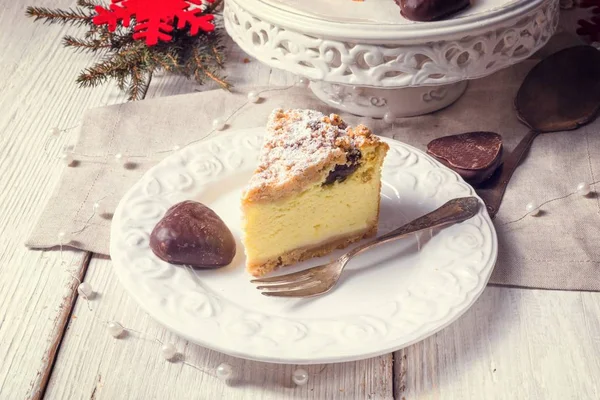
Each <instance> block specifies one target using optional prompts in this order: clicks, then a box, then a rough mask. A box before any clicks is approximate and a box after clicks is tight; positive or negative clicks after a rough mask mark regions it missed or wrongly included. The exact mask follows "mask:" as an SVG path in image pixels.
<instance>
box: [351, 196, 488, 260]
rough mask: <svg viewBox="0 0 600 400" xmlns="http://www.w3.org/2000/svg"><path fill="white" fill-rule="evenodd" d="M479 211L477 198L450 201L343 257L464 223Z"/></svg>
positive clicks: (461, 198)
mask: <svg viewBox="0 0 600 400" xmlns="http://www.w3.org/2000/svg"><path fill="white" fill-rule="evenodd" d="M478 210H479V200H478V199H477V198H476V197H460V198H457V199H453V200H450V201H449V202H447V203H446V204H444V205H443V206H441V207H440V208H438V209H436V210H434V211H432V212H430V213H429V214H426V215H424V216H422V217H419V218H417V219H415V220H413V221H411V222H409V223H408V224H406V225H403V226H401V227H400V228H398V229H395V230H393V231H391V232H389V233H386V234H385V235H382V236H379V237H378V238H377V239H375V240H374V241H372V242H369V243H365V244H363V245H362V246H358V247H356V248H354V249H352V250H351V251H349V252H348V253H347V254H346V255H344V256H343V257H345V258H347V259H350V258H351V257H354V256H355V255H357V254H360V253H362V252H363V251H366V250H368V249H370V248H373V247H375V246H379V245H380V244H383V243H387V242H391V241H392V240H396V239H400V238H403V237H406V236H407V235H409V234H411V233H416V232H420V231H424V230H426V229H432V228H437V227H439V226H443V225H450V224H455V223H458V222H463V221H466V220H468V219H469V218H471V217H473V216H475V215H476V214H477V211H478Z"/></svg>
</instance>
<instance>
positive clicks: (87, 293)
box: [77, 282, 94, 300]
mask: <svg viewBox="0 0 600 400" xmlns="http://www.w3.org/2000/svg"><path fill="white" fill-rule="evenodd" d="M77 293H79V295H80V296H81V297H83V298H84V299H86V300H88V299H89V298H91V297H92V295H93V294H94V290H93V289H92V285H90V284H89V283H87V282H81V283H80V284H79V286H78V287H77Z"/></svg>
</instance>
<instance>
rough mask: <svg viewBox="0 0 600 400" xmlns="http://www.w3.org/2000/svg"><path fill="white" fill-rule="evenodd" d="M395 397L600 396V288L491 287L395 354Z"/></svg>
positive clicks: (570, 397)
mask: <svg viewBox="0 0 600 400" xmlns="http://www.w3.org/2000/svg"><path fill="white" fill-rule="evenodd" d="M394 358H395V365H394V366H395V368H394V370H395V376H394V392H395V395H396V399H399V400H403V399H416V398H419V399H440V398H442V399H461V400H463V399H478V400H479V399H490V398H503V399H511V398H513V399H544V400H546V399H575V398H577V399H597V398H600V385H599V383H598V377H600V361H599V360H600V293H582V292H560V291H543V290H522V289H507V288H499V287H488V288H487V289H486V291H485V292H484V293H483V295H482V297H481V298H480V299H479V300H478V301H477V303H476V304H475V305H474V306H473V307H472V308H471V309H470V310H469V311H467V313H466V314H465V315H464V316H463V317H461V318H460V319H459V320H458V321H457V322H456V323H454V324H452V325H450V326H449V327H448V328H446V329H444V330H443V331H441V332H439V333H438V334H437V335H434V336H433V337H431V338H429V339H427V340H425V341H423V342H421V343H418V344H416V345H414V346H411V347H409V348H407V349H404V350H402V351H399V352H396V353H395V357H394Z"/></svg>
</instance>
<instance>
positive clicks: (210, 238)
mask: <svg viewBox="0 0 600 400" xmlns="http://www.w3.org/2000/svg"><path fill="white" fill-rule="evenodd" d="M235 247H236V246H235V239H234V238H233V235H232V234H231V231H230V230H229V228H228V227H227V225H225V223H224V222H223V220H222V219H221V218H219V216H218V215H217V214H216V213H215V212H214V211H213V210H211V209H210V208H208V207H206V206H205V205H204V204H202V203H198V202H195V201H184V202H181V203H178V204H175V205H174V206H173V207H171V208H169V209H168V210H167V212H166V214H165V216H164V217H163V218H162V219H161V220H160V221H159V222H158V224H156V226H155V227H154V229H153V230H152V234H151V235H150V248H151V249H152V251H153V252H154V254H156V256H157V257H159V258H160V259H162V260H164V261H167V262H169V263H172V264H186V265H190V266H192V267H197V268H216V267H222V266H225V265H227V264H229V263H231V260H233V257H234V256H235Z"/></svg>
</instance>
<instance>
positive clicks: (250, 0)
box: [228, 0, 558, 43]
mask: <svg viewBox="0 0 600 400" xmlns="http://www.w3.org/2000/svg"><path fill="white" fill-rule="evenodd" d="M228 2H233V3H236V5H237V6H238V7H241V8H242V9H243V10H245V11H246V12H249V13H250V14H252V15H255V16H256V17H258V18H260V19H261V20H262V21H267V22H271V23H273V24H275V25H277V26H282V27H285V28H287V29H291V30H296V31H298V32H303V33H304V34H307V35H316V36H323V37H327V38H333V37H335V38H343V39H357V38H360V39H361V40H384V41H385V40H394V41H398V40H407V41H410V42H413V43H414V41H415V40H432V38H435V39H439V40H448V39H450V38H453V37H454V36H456V35H463V34H465V33H466V32H468V33H469V34H474V33H475V32H479V31H482V30H486V29H489V28H490V27H492V26H496V25H498V24H502V23H505V22H507V21H513V20H514V21H516V20H517V19H518V18H520V17H522V16H524V15H526V14H528V13H529V12H532V11H534V10H535V9H537V8H539V7H541V6H542V5H544V4H545V3H546V2H558V0H518V1H512V2H509V3H507V4H505V5H504V6H501V7H498V8H494V9H491V10H488V11H487V12H481V13H477V14H472V15H466V16H462V17H460V18H450V19H446V20H442V21H432V22H426V23H416V22H415V23H411V24H376V23H371V22H340V21H330V20H327V19H325V18H317V17H315V16H311V15H307V14H305V13H302V12H300V11H297V12H296V11H294V10H293V9H292V8H291V7H285V6H283V5H279V4H274V3H273V2H271V1H269V0H244V1H243V2H241V1H240V0H228ZM242 3H243V4H242ZM324 21H326V22H327V24H323V22H324ZM357 32H360V33H359V34H357Z"/></svg>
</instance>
